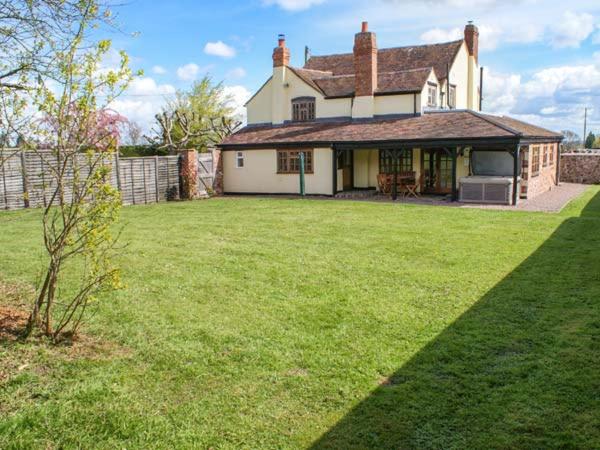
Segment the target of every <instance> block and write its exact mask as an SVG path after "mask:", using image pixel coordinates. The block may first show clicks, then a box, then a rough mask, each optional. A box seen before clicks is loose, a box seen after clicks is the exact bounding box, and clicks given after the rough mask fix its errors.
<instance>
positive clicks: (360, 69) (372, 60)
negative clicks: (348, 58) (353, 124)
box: [354, 22, 377, 97]
mask: <svg viewBox="0 0 600 450" xmlns="http://www.w3.org/2000/svg"><path fill="white" fill-rule="evenodd" d="M354 75H355V80H354V90H355V94H354V95H355V96H357V97H361V96H364V95H373V93H374V92H375V91H376V90H377V39H376V38H375V33H371V32H369V24H368V23H367V22H363V23H362V28H361V32H360V33H356V35H355V36H354Z"/></svg>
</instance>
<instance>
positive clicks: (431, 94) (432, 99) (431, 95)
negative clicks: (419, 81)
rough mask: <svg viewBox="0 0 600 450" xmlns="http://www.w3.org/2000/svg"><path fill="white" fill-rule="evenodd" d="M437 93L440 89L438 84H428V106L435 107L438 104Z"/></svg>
mask: <svg viewBox="0 0 600 450" xmlns="http://www.w3.org/2000/svg"><path fill="white" fill-rule="evenodd" d="M437 95H438V89H437V85H432V84H428V85H427V106H429V107H432V108H435V107H436V106H437V100H438V99H437Z"/></svg>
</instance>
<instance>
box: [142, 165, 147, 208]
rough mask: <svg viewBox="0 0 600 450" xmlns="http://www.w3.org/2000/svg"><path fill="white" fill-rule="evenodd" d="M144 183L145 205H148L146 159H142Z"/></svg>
mask: <svg viewBox="0 0 600 450" xmlns="http://www.w3.org/2000/svg"><path fill="white" fill-rule="evenodd" d="M142 183H144V203H148V191H147V190H146V158H142Z"/></svg>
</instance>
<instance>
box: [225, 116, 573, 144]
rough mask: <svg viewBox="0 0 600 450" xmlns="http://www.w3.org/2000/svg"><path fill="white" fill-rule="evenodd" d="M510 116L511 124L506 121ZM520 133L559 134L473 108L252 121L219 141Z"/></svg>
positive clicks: (327, 140)
mask: <svg viewBox="0 0 600 450" xmlns="http://www.w3.org/2000/svg"><path fill="white" fill-rule="evenodd" d="M509 121H510V123H511V125H512V126H507V125H505V123H509ZM521 130H523V131H521ZM518 137H542V138H544V137H547V138H551V139H553V140H556V139H558V138H560V137H561V135H560V134H557V133H553V132H551V131H548V130H545V129H543V128H539V127H536V126H534V125H530V124H525V123H523V122H519V121H515V120H514V119H510V118H506V117H496V116H490V115H484V114H479V113H475V112H472V111H446V112H431V113H426V114H423V115H421V116H415V117H412V116H411V117H404V118H395V119H369V120H365V119H360V120H356V119H355V120H352V119H345V120H338V121H331V122H329V121H315V122H296V123H286V124H284V125H260V126H257V125H251V126H247V127H245V128H243V129H242V130H240V131H238V132H237V133H235V134H233V135H231V136H229V137H228V138H227V139H225V141H224V142H223V143H222V144H221V146H222V147H230V146H256V145H265V146H273V145H278V144H299V145H303V144H307V145H308V144H316V143H319V144H335V143H344V142H366V143H367V142H368V143H377V142H386V141H398V142H401V141H428V140H461V139H464V140H469V139H480V138H518Z"/></svg>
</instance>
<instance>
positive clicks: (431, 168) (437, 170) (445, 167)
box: [421, 149, 452, 194]
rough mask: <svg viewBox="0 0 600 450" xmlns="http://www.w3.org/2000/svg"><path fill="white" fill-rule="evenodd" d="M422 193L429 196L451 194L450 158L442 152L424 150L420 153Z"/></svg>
mask: <svg viewBox="0 0 600 450" xmlns="http://www.w3.org/2000/svg"><path fill="white" fill-rule="evenodd" d="M421 155H423V156H422V158H421V173H422V174H423V186H422V188H421V189H422V191H423V192H425V193H429V194H449V193H450V192H452V157H451V156H450V155H449V154H447V153H446V152H445V151H444V150H436V149H424V150H423V151H422V152H421Z"/></svg>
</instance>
